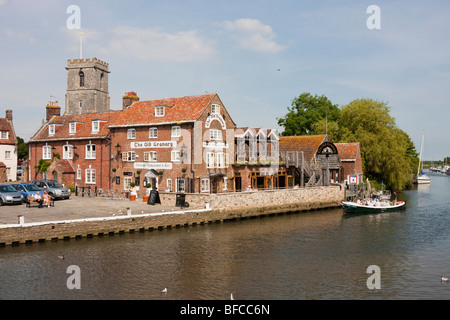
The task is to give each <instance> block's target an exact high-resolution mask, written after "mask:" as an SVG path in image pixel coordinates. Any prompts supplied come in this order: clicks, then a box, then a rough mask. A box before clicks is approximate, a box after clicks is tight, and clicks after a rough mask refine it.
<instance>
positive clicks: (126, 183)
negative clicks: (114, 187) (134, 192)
mask: <svg viewBox="0 0 450 320" xmlns="http://www.w3.org/2000/svg"><path fill="white" fill-rule="evenodd" d="M131 181H133V178H132V177H124V178H123V189H124V190H129V189H130V184H131Z"/></svg>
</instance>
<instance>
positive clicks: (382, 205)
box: [342, 199, 406, 213]
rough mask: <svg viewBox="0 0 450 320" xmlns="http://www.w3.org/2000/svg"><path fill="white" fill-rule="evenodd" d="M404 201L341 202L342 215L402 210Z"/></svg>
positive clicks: (369, 200) (370, 200)
mask: <svg viewBox="0 0 450 320" xmlns="http://www.w3.org/2000/svg"><path fill="white" fill-rule="evenodd" d="M405 204H406V203H405V201H386V200H381V201H380V200H379V199H368V200H363V201H361V200H360V199H358V200H357V201H356V202H352V201H342V208H343V209H344V213H380V212H391V211H399V210H404V209H405V208H406V206H405Z"/></svg>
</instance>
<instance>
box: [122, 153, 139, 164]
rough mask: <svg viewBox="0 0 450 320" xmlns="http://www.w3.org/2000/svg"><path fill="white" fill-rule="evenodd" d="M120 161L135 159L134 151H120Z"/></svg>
mask: <svg viewBox="0 0 450 320" xmlns="http://www.w3.org/2000/svg"><path fill="white" fill-rule="evenodd" d="M122 161H126V162H134V161H136V152H134V151H128V152H122Z"/></svg>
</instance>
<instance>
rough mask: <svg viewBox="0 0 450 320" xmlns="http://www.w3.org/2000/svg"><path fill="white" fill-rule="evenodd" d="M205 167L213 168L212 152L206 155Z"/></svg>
mask: <svg viewBox="0 0 450 320" xmlns="http://www.w3.org/2000/svg"><path fill="white" fill-rule="evenodd" d="M206 167H207V168H214V152H207V153H206Z"/></svg>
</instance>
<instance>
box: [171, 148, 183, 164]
mask: <svg viewBox="0 0 450 320" xmlns="http://www.w3.org/2000/svg"><path fill="white" fill-rule="evenodd" d="M170 160H171V161H175V162H178V161H181V157H180V150H172V152H171V154H170Z"/></svg>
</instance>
